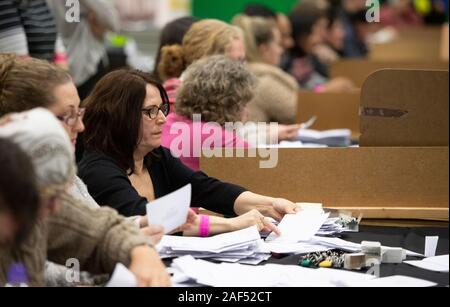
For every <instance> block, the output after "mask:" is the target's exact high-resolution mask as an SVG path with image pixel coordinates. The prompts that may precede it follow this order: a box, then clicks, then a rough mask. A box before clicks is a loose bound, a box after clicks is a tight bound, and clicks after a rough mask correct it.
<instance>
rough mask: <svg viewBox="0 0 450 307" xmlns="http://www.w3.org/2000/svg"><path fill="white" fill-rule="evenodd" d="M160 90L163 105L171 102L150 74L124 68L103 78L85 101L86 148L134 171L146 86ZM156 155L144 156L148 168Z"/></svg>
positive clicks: (126, 169) (131, 171)
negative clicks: (134, 155)
mask: <svg viewBox="0 0 450 307" xmlns="http://www.w3.org/2000/svg"><path fill="white" fill-rule="evenodd" d="M148 84H151V85H153V86H155V87H156V88H158V89H159V92H160V94H161V98H162V101H163V103H167V104H168V103H169V98H168V97H167V93H166V91H165V90H164V88H163V87H162V85H161V84H160V83H159V82H158V81H156V79H155V78H154V77H152V76H151V75H150V74H147V73H144V72H142V71H138V70H131V69H130V70H129V69H121V70H117V71H114V72H111V73H109V74H107V75H106V76H104V77H103V78H102V79H101V80H100V81H99V82H98V83H97V85H96V86H95V88H94V89H93V91H92V92H91V94H90V95H89V96H88V97H87V98H86V100H85V101H84V102H83V104H84V106H85V107H86V113H85V116H84V125H85V127H86V130H85V132H84V141H85V147H86V150H88V151H96V152H100V153H103V154H105V155H107V156H109V157H111V158H113V159H114V160H116V162H117V163H118V164H119V165H120V167H122V168H123V169H124V170H125V171H127V172H128V171H130V173H129V175H131V174H133V173H134V171H135V165H134V158H133V153H134V151H135V150H136V148H137V146H138V144H139V142H140V139H139V131H140V129H141V120H142V116H143V115H142V107H143V105H144V100H145V97H146V95H147V89H146V87H147V85H148ZM156 158H157V156H156V155H155V154H153V153H150V154H149V155H147V157H145V160H144V162H145V164H146V165H147V166H149V165H150V164H151V162H152V161H154V160H155V159H156Z"/></svg>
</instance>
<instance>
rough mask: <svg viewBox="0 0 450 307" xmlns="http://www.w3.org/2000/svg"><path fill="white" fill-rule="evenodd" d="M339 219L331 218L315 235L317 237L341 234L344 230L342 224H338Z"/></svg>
mask: <svg viewBox="0 0 450 307" xmlns="http://www.w3.org/2000/svg"><path fill="white" fill-rule="evenodd" d="M338 221H339V218H331V219H328V220H326V221H325V223H323V225H322V227H320V229H319V231H318V232H317V233H316V235H318V236H332V235H335V234H339V233H342V232H343V231H344V230H345V229H344V226H342V224H339V223H338Z"/></svg>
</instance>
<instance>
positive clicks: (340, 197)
mask: <svg viewBox="0 0 450 307" xmlns="http://www.w3.org/2000/svg"><path fill="white" fill-rule="evenodd" d="M259 162H260V159H259V158H248V157H247V158H202V159H201V169H202V170H203V171H205V172H206V173H207V174H208V175H210V176H213V177H217V178H219V179H221V180H224V181H227V182H232V183H236V184H239V185H242V186H244V187H246V188H248V189H249V190H251V191H253V192H256V193H260V194H264V195H270V196H274V197H285V198H287V199H290V200H292V201H294V202H315V203H322V204H323V205H324V206H325V207H353V208H373V209H374V210H373V211H372V212H376V213H377V214H375V215H374V214H372V215H374V216H375V217H376V218H401V219H408V218H415V219H417V218H424V219H429V218H430V217H433V218H436V219H441V220H448V200H449V187H448V175H449V173H448V147H429V148H427V147H425V148H325V149H324V148H322V149H306V148H298V149H279V150H278V165H277V167H276V168H273V169H261V168H259ZM398 208H408V209H406V210H400V211H399V210H398ZM411 208H417V210H412V209H411ZM421 208H422V209H421ZM423 208H425V210H423ZM427 208H428V209H429V211H427ZM438 209H439V210H440V211H439V210H438ZM436 210H437V211H436ZM436 212H437V214H435V213H436ZM366 217H368V216H366Z"/></svg>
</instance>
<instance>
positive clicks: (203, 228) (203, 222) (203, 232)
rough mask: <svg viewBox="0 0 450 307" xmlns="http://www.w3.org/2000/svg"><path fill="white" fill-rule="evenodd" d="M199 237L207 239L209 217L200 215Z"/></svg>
mask: <svg viewBox="0 0 450 307" xmlns="http://www.w3.org/2000/svg"><path fill="white" fill-rule="evenodd" d="M200 237H202V238H206V237H209V216H208V215H200Z"/></svg>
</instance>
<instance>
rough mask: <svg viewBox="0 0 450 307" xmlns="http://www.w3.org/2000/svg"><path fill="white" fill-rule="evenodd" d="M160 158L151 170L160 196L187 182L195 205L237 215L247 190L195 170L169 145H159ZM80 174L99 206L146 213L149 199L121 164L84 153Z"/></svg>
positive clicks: (132, 214) (130, 214) (98, 155)
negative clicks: (236, 204)
mask: <svg viewBox="0 0 450 307" xmlns="http://www.w3.org/2000/svg"><path fill="white" fill-rule="evenodd" d="M156 154H157V155H159V156H160V159H158V161H155V162H153V163H152V164H151V166H150V168H149V169H148V171H149V173H150V176H151V179H152V182H153V187H154V191H155V197H156V198H160V197H162V196H165V195H167V194H170V193H171V192H174V191H176V190H177V189H179V188H182V187H183V186H185V185H187V184H189V183H190V184H192V200H191V205H192V206H199V205H201V206H202V207H203V208H205V209H208V210H210V211H213V212H216V213H221V214H224V215H229V216H234V215H235V212H234V202H235V201H236V199H237V198H238V197H239V195H241V194H242V193H243V192H245V191H246V190H245V189H244V188H242V187H239V186H237V185H233V184H229V183H224V182H221V181H219V180H217V179H214V178H211V177H208V176H207V175H206V174H204V173H202V172H194V171H193V170H191V169H190V168H188V167H186V166H185V165H184V164H183V163H182V162H181V161H180V160H179V159H177V158H174V157H173V156H172V155H171V153H170V151H169V150H168V149H166V148H163V147H161V148H159V149H157V150H156ZM78 172H79V177H80V178H81V179H82V180H83V181H84V182H85V183H86V185H87V187H88V190H89V193H90V194H91V196H92V197H93V198H94V199H95V201H96V202H97V203H98V204H99V205H100V206H110V207H112V208H114V209H116V210H117V211H118V212H119V213H120V214H122V215H124V216H127V217H129V216H136V215H145V214H146V204H147V203H148V200H147V199H146V198H144V197H141V196H140V195H139V194H138V192H137V191H136V190H135V189H134V187H133V186H132V184H131V181H130V180H129V179H128V176H127V172H126V171H125V170H123V169H122V168H121V167H119V165H118V163H117V162H116V161H115V160H114V159H112V158H110V157H108V156H106V155H104V154H100V153H96V152H85V154H84V157H83V159H82V160H81V161H80V163H79V165H78Z"/></svg>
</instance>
